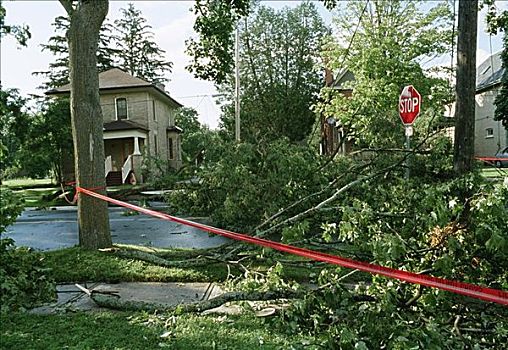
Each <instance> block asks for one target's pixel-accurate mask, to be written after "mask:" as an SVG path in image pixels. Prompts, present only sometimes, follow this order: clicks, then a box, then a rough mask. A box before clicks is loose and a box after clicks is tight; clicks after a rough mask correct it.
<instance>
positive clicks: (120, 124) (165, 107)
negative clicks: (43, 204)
mask: <svg viewBox="0 0 508 350" xmlns="http://www.w3.org/2000/svg"><path fill="white" fill-rule="evenodd" d="M69 93H70V84H66V85H64V86H61V87H59V88H56V89H52V90H50V91H48V92H46V94H47V95H55V96H65V95H69ZM99 94H100V104H101V107H102V114H103V118H104V129H103V132H104V151H105V155H106V159H105V160H104V166H105V170H106V179H107V182H108V184H109V185H114V184H122V183H129V182H131V183H132V182H143V177H142V172H141V165H142V163H143V157H147V156H150V157H155V158H158V159H161V160H163V161H166V162H167V164H168V166H169V167H171V168H174V169H178V168H180V167H181V165H182V156H181V146H180V143H181V136H180V134H181V132H182V130H181V129H180V128H179V127H178V126H176V125H175V110H176V109H177V108H179V107H181V106H182V105H181V104H180V103H178V102H177V101H175V100H174V99H173V98H172V97H171V96H169V94H168V93H167V92H166V91H165V90H164V87H163V86H161V85H155V84H152V83H149V82H147V81H145V80H143V79H139V78H136V77H134V76H132V75H130V74H128V73H126V72H124V71H123V70H121V69H118V68H113V69H110V70H107V71H105V72H102V73H100V74H99ZM66 164H67V166H66V167H65V169H64V172H63V173H64V177H65V179H64V181H68V180H69V179H71V178H73V177H74V165H73V164H74V162H73V161H72V159H70V161H68V162H66ZM154 171H155V169H154Z"/></svg>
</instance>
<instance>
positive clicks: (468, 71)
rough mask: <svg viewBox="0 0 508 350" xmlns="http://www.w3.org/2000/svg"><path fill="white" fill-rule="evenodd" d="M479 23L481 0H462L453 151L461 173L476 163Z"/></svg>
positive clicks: (459, 173) (454, 160)
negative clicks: (475, 129)
mask: <svg viewBox="0 0 508 350" xmlns="http://www.w3.org/2000/svg"><path fill="white" fill-rule="evenodd" d="M477 27H478V0H460V1H459V23H458V27H457V30H458V41H457V87H456V106H455V141H454V142H455V147H454V154H453V168H454V170H455V172H456V173H457V174H458V175H461V174H465V173H467V172H469V171H471V170H472V167H473V158H474V126H475V125H474V118H475V92H476V36H477Z"/></svg>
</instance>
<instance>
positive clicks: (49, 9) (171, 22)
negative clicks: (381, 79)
mask: <svg viewBox="0 0 508 350" xmlns="http://www.w3.org/2000/svg"><path fill="white" fill-rule="evenodd" d="M130 2H133V3H134V6H135V7H136V8H137V9H138V10H141V12H142V13H143V16H144V17H145V18H146V19H147V21H148V24H150V25H151V26H152V31H153V32H154V34H155V41H156V43H157V44H158V45H159V47H161V48H162V49H163V50H165V51H166V59H167V60H169V61H172V62H173V64H174V65H173V69H172V72H171V73H170V74H168V75H167V77H168V78H169V79H170V81H169V82H168V83H167V84H166V90H167V91H168V92H169V94H170V95H171V96H172V97H173V98H175V99H176V100H177V101H179V102H180V103H182V104H183V105H185V106H188V107H193V108H195V109H196V110H197V111H198V113H199V118H200V121H201V122H202V123H204V124H207V125H208V126H210V127H211V128H216V127H217V125H218V118H219V114H220V108H219V106H218V105H217V104H216V98H215V97H213V95H215V94H217V90H216V89H215V87H214V84H213V83H211V82H208V81H203V80H199V79H196V78H194V77H193V75H192V74H191V73H189V72H188V71H187V70H186V69H185V66H187V65H188V63H189V62H190V58H189V56H188V55H187V54H186V53H185V40H186V39H188V38H189V37H191V36H195V33H194V31H193V29H192V26H193V24H194V19H195V16H194V14H193V12H192V11H191V8H192V5H193V2H192V1H130ZM498 2H499V0H498ZM128 3H129V1H110V6H109V13H108V17H107V18H108V19H109V21H110V22H113V21H114V20H115V19H117V18H118V17H120V11H119V10H120V8H126V7H127V4H128ZM298 3H299V2H298V1H263V5H266V6H272V7H275V8H282V7H284V6H291V7H294V6H296V5H297V4H298ZM499 4H500V5H499V6H500V8H504V9H506V8H508V2H504V1H501V2H499ZM3 5H4V7H5V8H6V11H7V16H6V23H7V24H27V25H28V26H29V27H30V32H31V34H32V38H31V39H30V40H29V41H28V47H26V48H25V47H23V48H20V47H19V45H17V43H16V42H15V40H14V39H13V38H11V37H5V38H3V39H2V42H1V54H0V59H1V60H0V78H1V85H2V87H3V88H17V89H19V90H20V93H21V95H22V96H25V97H26V96H28V95H30V94H37V95H42V93H43V91H41V90H39V89H37V87H38V86H40V85H41V83H42V82H43V80H44V79H43V78H42V77H40V76H39V77H37V76H33V75H32V72H36V71H44V70H47V67H48V65H49V63H50V62H52V61H53V59H54V58H53V56H52V54H51V53H48V52H42V51H41V47H40V44H42V43H46V42H47V41H48V39H49V37H51V36H52V35H53V34H54V33H53V27H52V26H51V23H53V20H54V18H55V17H57V16H60V15H65V11H64V9H63V7H62V6H61V5H60V3H59V2H58V1H56V0H53V1H40V0H39V1H19V0H15V1H3ZM316 5H317V6H318V8H319V11H320V13H321V15H322V16H323V18H324V20H325V23H327V24H331V21H332V14H331V13H330V12H328V11H327V10H326V9H324V7H323V6H322V4H321V3H320V2H317V3H316ZM484 18H485V15H484V13H481V14H480V18H479V28H478V51H477V63H478V64H480V63H481V62H483V61H484V60H485V59H486V58H488V56H489V55H490V53H491V52H493V53H495V52H497V51H500V50H501V49H502V40H501V35H497V36H493V37H489V35H487V34H486V33H485V19H484ZM491 46H492V48H491Z"/></svg>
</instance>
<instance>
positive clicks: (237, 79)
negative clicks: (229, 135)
mask: <svg viewBox="0 0 508 350" xmlns="http://www.w3.org/2000/svg"><path fill="white" fill-rule="evenodd" d="M239 46H240V31H239V29H238V24H237V26H236V32H235V140H236V142H240V48H239Z"/></svg>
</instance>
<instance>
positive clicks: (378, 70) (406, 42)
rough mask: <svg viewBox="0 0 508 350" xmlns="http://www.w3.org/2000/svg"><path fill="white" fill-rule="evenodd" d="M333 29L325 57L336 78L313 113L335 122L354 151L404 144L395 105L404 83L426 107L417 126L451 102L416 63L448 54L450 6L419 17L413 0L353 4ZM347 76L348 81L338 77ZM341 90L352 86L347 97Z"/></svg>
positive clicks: (444, 85) (440, 82) (443, 86)
mask: <svg viewBox="0 0 508 350" xmlns="http://www.w3.org/2000/svg"><path fill="white" fill-rule="evenodd" d="M352 19H354V20H352ZM335 24H336V26H337V33H338V36H337V37H333V36H332V37H331V38H330V40H329V41H328V43H327V44H326V46H325V49H324V52H323V55H324V61H325V63H326V65H327V66H328V68H330V69H331V70H332V71H333V72H334V73H335V74H336V77H338V79H337V81H336V82H335V83H334V86H332V87H330V88H324V89H323V91H322V101H323V102H322V103H321V104H320V105H319V108H318V110H319V111H320V112H322V113H324V114H325V115H326V116H327V117H333V118H335V119H337V120H338V121H339V123H340V124H341V125H342V126H343V127H344V129H345V130H346V133H347V134H348V137H349V138H350V139H354V140H355V142H356V144H357V146H360V147H382V146H385V147H397V146H400V145H402V144H403V137H404V132H403V126H402V123H401V122H400V119H399V117H398V110H397V101H398V98H399V95H400V92H401V91H402V88H403V87H404V86H405V85H410V84H413V85H414V86H415V88H416V89H417V90H418V91H419V92H420V93H421V95H422V99H423V101H424V102H423V103H424V104H425V109H424V111H423V112H422V116H421V117H420V120H417V122H416V126H417V127H418V125H419V124H420V125H424V124H425V125H426V124H428V123H425V122H424V121H425V120H427V121H428V120H429V119H432V118H434V117H435V116H438V115H442V112H443V108H444V105H445V103H446V102H447V101H449V100H450V95H449V85H448V82H447V81H446V80H445V79H442V78H439V75H437V74H435V72H433V71H432V70H426V69H424V68H423V67H422V65H423V63H424V62H425V61H426V60H429V59H432V58H435V57H437V56H439V55H442V54H444V53H446V52H449V51H450V46H451V42H452V37H451V34H452V31H451V16H450V8H449V5H448V4H446V3H441V4H438V5H437V6H435V7H433V8H432V9H430V10H429V11H427V12H422V11H421V10H419V7H418V4H417V3H416V2H414V1H389V2H386V1H353V2H349V3H348V4H347V5H346V6H345V8H343V9H342V10H341V12H340V13H339V15H338V17H337V18H336V19H335ZM345 72H349V73H351V74H352V75H353V77H354V79H352V80H351V79H347V80H341V77H342V76H343V74H344V73H345ZM344 89H352V96H351V97H347V96H346V95H344V93H342V92H341V91H342V90H344Z"/></svg>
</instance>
